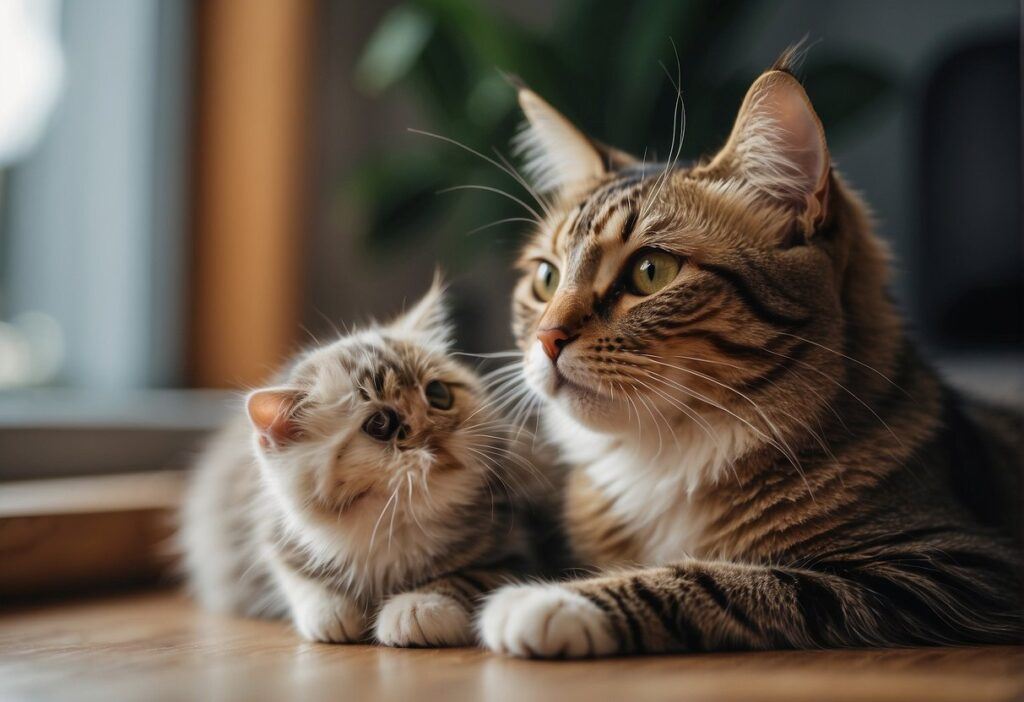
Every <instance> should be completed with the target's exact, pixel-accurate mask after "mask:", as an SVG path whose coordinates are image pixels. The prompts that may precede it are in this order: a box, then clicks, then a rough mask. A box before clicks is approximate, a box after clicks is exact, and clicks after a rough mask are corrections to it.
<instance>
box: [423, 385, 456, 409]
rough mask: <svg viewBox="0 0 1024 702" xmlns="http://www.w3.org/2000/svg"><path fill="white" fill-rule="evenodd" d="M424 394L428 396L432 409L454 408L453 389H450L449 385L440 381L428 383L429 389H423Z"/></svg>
mask: <svg viewBox="0 0 1024 702" xmlns="http://www.w3.org/2000/svg"><path fill="white" fill-rule="evenodd" d="M423 394H424V395H426V396H427V402H429V403H430V406H431V407H436V408H437V409H442V410H446V409H451V407H452V401H453V398H452V389H451V388H450V387H448V384H447V383H442V382H441V381H440V380H431V381H430V382H429V383H427V387H425V388H423Z"/></svg>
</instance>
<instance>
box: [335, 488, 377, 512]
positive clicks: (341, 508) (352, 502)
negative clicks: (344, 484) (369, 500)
mask: <svg viewBox="0 0 1024 702" xmlns="http://www.w3.org/2000/svg"><path fill="white" fill-rule="evenodd" d="M372 491H373V488H366V489H365V490H363V491H361V492H357V493H356V494H355V495H352V496H351V497H346V498H345V499H344V500H341V501H340V502H339V503H338V505H337V507H338V512H339V513H340V512H346V511H348V510H350V509H352V508H353V507H355V506H356V504H358V503H359V502H360V501H361V500H362V499H363V498H364V497H366V496H368V495H369V494H370V493H371V492H372Z"/></svg>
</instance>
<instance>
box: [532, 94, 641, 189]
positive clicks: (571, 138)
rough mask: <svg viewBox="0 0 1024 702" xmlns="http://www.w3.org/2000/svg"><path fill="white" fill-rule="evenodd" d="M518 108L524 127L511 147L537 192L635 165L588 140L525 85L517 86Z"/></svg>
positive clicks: (619, 152)
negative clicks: (519, 158)
mask: <svg viewBox="0 0 1024 702" xmlns="http://www.w3.org/2000/svg"><path fill="white" fill-rule="evenodd" d="M519 106H520V107H521V108H522V110H523V114H524V115H526V124H525V125H524V126H523V129H522V131H521V132H520V133H519V135H518V136H517V137H516V140H515V142H514V148H515V151H516V152H517V154H518V155H519V156H520V157H521V158H523V159H524V162H525V165H524V170H525V171H526V174H527V175H528V176H529V178H530V180H531V181H532V182H533V184H534V186H535V187H536V188H537V190H539V191H541V192H551V191H560V190H565V189H566V188H569V187H572V186H573V185H578V184H581V183H586V182H587V181H589V180H592V179H594V178H599V177H600V176H602V175H604V174H605V173H608V172H610V171H614V170H618V169H620V168H624V167H626V166H628V165H631V164H633V163H636V159H635V158H633V157H632V156H630V155H629V154H627V153H625V152H623V151H619V150H618V149H614V148H612V147H609V146H605V145H604V144H601V143H600V142H598V141H595V140H593V139H591V138H590V137H588V136H587V135H586V134H584V133H583V132H582V131H580V130H579V129H577V128H576V126H575V125H574V124H573V123H572V122H570V121H569V120H568V119H567V118H566V117H565V116H564V115H563V114H562V113H561V112H559V111H558V110H556V109H555V108H554V107H552V106H551V105H549V104H548V103H547V102H546V101H545V100H544V99H543V98H541V97H540V96H539V95H537V93H535V92H533V91H532V90H530V89H529V88H527V87H525V86H520V87H519Z"/></svg>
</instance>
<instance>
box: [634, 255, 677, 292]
mask: <svg viewBox="0 0 1024 702" xmlns="http://www.w3.org/2000/svg"><path fill="white" fill-rule="evenodd" d="M677 273H679V259H678V258H676V257H675V256H673V255H672V254H670V253H666V252H664V251H657V250H655V249H648V250H646V251H641V252H640V255H639V256H637V257H636V258H635V259H633V269H632V270H631V271H630V272H629V282H630V292H632V293H633V294H634V295H653V294H654V293H656V292H658V291H659V290H661V289H662V288H663V287H665V286H666V285H668V284H669V283H671V282H672V281H673V280H675V278H676V274H677Z"/></svg>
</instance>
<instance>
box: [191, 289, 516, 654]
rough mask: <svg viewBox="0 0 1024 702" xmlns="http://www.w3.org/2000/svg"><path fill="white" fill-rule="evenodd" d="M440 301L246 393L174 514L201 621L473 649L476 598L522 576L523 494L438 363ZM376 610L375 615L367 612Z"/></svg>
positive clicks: (466, 373)
mask: <svg viewBox="0 0 1024 702" xmlns="http://www.w3.org/2000/svg"><path fill="white" fill-rule="evenodd" d="M449 346H450V341H449V327H448V324H447V322H446V318H445V314H444V309H443V301H442V294H441V290H440V288H439V287H438V284H437V283H435V286H434V288H433V289H432V290H431V291H430V292H429V293H428V294H427V296H426V297H425V298H424V299H423V300H422V301H421V302H420V303H419V304H417V305H416V307H415V308H413V309H412V310H410V311H409V312H408V313H406V314H405V315H403V316H402V317H401V318H399V319H398V320H397V321H395V322H394V323H392V324H390V325H387V326H373V327H371V328H369V329H367V330H365V331H360V332H357V333H353V334H351V335H348V336H344V337H342V338H340V339H339V340H337V341H335V342H334V343H332V344H329V345H326V346H323V347H321V348H316V349H314V350H312V351H309V352H307V353H305V354H304V355H302V356H301V357H300V358H298V359H297V361H296V362H295V363H294V365H293V366H292V368H291V370H289V371H288V372H287V373H285V374H284V375H283V376H282V377H281V378H280V379H279V381H278V383H277V384H276V385H275V386H274V387H272V388H268V389H264V390H258V391H256V392H253V393H252V394H250V395H249V398H248V402H247V409H248V415H249V416H248V421H245V420H244V419H242V418H239V421H237V422H235V423H234V424H232V425H231V426H230V427H229V428H228V429H227V430H226V431H225V432H224V433H223V434H222V435H220V436H219V437H218V438H216V440H215V441H214V442H213V443H212V445H211V446H210V448H209V450H208V451H207V452H206V454H205V455H204V456H203V457H202V459H201V460H200V462H199V465H198V469H197V471H196V474H195V476H194V481H193V482H192V485H191V489H190V492H189V494H188V497H187V501H186V504H185V508H184V513H183V526H182V532H181V537H182V543H183V545H184V550H185V564H186V566H187V571H188V577H189V582H190V584H191V586H192V589H193V590H194V592H195V594H196V596H197V597H198V599H199V600H200V602H201V603H202V604H203V605H204V606H205V607H207V608H209V609H212V610H216V611H222V612H230V613H238V614H246V615H259V616H275V617H276V616H288V617H290V618H291V620H292V621H293V623H294V625H295V627H296V629H298V631H299V632H300V633H301V634H302V635H303V636H304V637H306V638H307V639H310V640H314V641H333V642H348V641H358V640H361V639H363V638H364V636H365V635H366V634H367V633H368V629H369V627H370V625H371V624H372V620H373V616H374V614H375V613H376V614H377V616H376V623H375V628H374V635H375V637H376V639H377V640H378V641H380V642H381V643H384V644H388V645H393V646H413V645H416V646H428V645H430V646H441V645H462V644H467V643H470V642H471V641H472V640H473V638H474V637H473V630H472V626H471V622H472V615H473V610H474V605H475V602H476V600H477V598H478V597H479V596H480V595H481V594H482V593H484V592H486V591H488V590H490V589H491V588H493V587H495V586H496V585H498V584H500V583H502V582H504V581H506V580H507V579H508V577H509V576H511V575H512V574H513V573H517V574H521V573H524V572H527V569H528V563H529V558H528V543H527V539H526V538H525V536H524V533H523V530H522V529H521V528H519V527H518V526H516V525H515V524H514V522H513V520H512V514H511V510H512V507H513V505H512V503H511V501H510V499H509V496H508V493H507V492H506V490H505V489H504V487H505V486H506V485H508V484H512V485H515V484H517V482H520V478H521V476H518V475H517V470H516V469H517V466H519V465H521V463H522V462H521V461H518V462H517V461H515V460H509V458H510V457H509V456H508V454H507V449H508V447H507V445H506V441H505V438H503V437H504V436H505V434H504V431H505V427H504V424H503V422H502V421H501V419H500V417H497V416H496V415H495V414H494V412H493V411H492V409H491V407H490V406H489V404H488V398H487V396H486V394H485V392H484V389H483V387H482V384H481V381H480V379H479V378H478V377H477V376H476V375H475V374H474V373H473V372H471V371H470V370H469V369H467V368H466V367H465V366H463V365H462V364H460V363H458V362H456V361H454V360H453V359H452V357H451V355H450V353H449ZM378 610H379V611H378Z"/></svg>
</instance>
